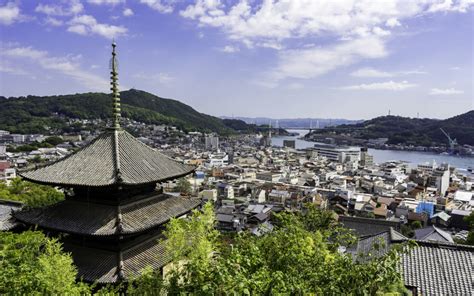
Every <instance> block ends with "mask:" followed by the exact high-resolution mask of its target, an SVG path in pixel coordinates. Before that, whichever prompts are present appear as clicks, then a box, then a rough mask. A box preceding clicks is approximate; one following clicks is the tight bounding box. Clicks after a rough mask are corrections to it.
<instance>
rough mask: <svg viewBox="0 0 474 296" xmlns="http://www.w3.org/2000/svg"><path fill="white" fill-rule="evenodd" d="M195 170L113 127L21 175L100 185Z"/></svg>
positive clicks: (68, 183)
mask: <svg viewBox="0 0 474 296" xmlns="http://www.w3.org/2000/svg"><path fill="white" fill-rule="evenodd" d="M194 169H195V168H194V167H193V166H189V165H186V164H183V163H180V162H177V161H175V160H173V159H171V158H169V157H168V156H165V155H164V154H162V153H160V152H158V151H156V150H155V149H153V148H151V147H149V146H147V145H145V144H144V143H142V142H140V141H138V140H137V139H136V138H135V137H133V136H132V135H131V134H130V133H128V132H127V131H125V130H122V129H110V130H107V131H106V132H104V133H102V134H101V135H100V136H98V137H97V138H96V139H94V140H93V141H92V142H91V143H89V144H88V145H86V146H85V147H83V148H81V149H80V150H78V151H76V152H74V153H72V154H70V155H69V156H66V157H65V158H63V159H60V160H58V161H56V162H53V163H51V164H48V165H46V166H44V167H41V168H38V169H34V170H30V171H24V172H22V173H20V176H22V177H23V178H24V179H26V180H29V181H32V182H36V183H42V184H49V185H59V186H91V187H99V186H110V185H140V184H146V183H157V182H162V181H165V180H170V179H175V178H179V177H182V176H185V175H187V174H189V173H191V172H193V171H194Z"/></svg>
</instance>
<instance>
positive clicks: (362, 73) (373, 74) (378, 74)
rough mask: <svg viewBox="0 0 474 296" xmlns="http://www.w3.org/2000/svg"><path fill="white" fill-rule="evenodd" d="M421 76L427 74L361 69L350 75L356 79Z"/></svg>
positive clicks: (416, 71) (423, 72) (418, 71)
mask: <svg viewBox="0 0 474 296" xmlns="http://www.w3.org/2000/svg"><path fill="white" fill-rule="evenodd" d="M420 74H426V72H425V71H420V70H408V71H396V72H386V71H380V70H377V69H373V68H361V69H359V70H356V71H354V72H352V73H351V74H350V75H351V76H354V77H368V78H386V77H395V76H404V75H420Z"/></svg>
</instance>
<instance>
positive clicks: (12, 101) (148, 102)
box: [0, 89, 232, 134]
mask: <svg viewBox="0 0 474 296" xmlns="http://www.w3.org/2000/svg"><path fill="white" fill-rule="evenodd" d="M121 98H122V115H123V117H127V118H130V119H133V120H136V121H140V122H145V123H153V124H161V123H166V124H173V125H176V126H178V127H180V128H183V129H188V130H189V129H196V130H201V131H213V132H218V133H221V134H222V133H229V132H232V129H230V128H228V127H227V126H226V125H225V124H224V122H223V121H222V120H221V119H219V118H217V117H213V116H210V115H206V114H203V113H199V112H197V111H196V110H194V109H193V108H192V107H190V106H188V105H186V104H183V103H181V102H179V101H176V100H172V99H164V98H160V97H158V96H155V95H153V94H150V93H147V92H144V91H140V90H135V89H131V90H128V91H123V92H121ZM111 103H112V102H111V98H110V95H109V94H104V93H84V94H74V95H61V96H44V97H39V96H27V97H19V98H8V99H7V98H5V97H0V129H5V130H9V131H11V132H17V133H43V132H45V130H46V129H47V128H53V129H57V128H63V127H64V126H65V120H64V119H63V118H61V116H63V117H64V116H65V117H69V118H80V119H95V118H101V119H108V118H111V107H110V105H111Z"/></svg>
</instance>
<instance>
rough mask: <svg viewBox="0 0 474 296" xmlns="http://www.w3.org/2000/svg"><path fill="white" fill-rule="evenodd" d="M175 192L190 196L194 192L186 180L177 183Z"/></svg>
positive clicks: (181, 179) (182, 179)
mask: <svg viewBox="0 0 474 296" xmlns="http://www.w3.org/2000/svg"><path fill="white" fill-rule="evenodd" d="M175 190H176V192H180V193H182V194H185V195H189V194H191V191H192V187H191V183H189V181H188V179H186V178H180V179H179V180H178V182H177V183H176V187H175Z"/></svg>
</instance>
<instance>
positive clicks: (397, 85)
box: [341, 80, 417, 91]
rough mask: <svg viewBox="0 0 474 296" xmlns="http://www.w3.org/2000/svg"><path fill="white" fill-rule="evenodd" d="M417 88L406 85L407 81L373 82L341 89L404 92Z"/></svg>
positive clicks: (409, 84)
mask: <svg viewBox="0 0 474 296" xmlns="http://www.w3.org/2000/svg"><path fill="white" fill-rule="evenodd" d="M415 86H417V85H416V84H413V83H408V82H407V81H402V82H395V81H391V80H390V81H387V82H375V83H369V84H358V85H350V86H344V87H341V89H344V90H393V91H399V90H405V89H408V88H412V87H415Z"/></svg>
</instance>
